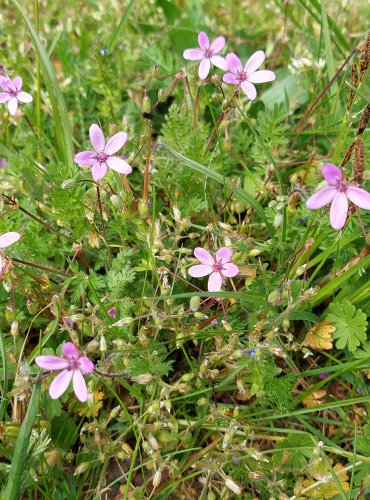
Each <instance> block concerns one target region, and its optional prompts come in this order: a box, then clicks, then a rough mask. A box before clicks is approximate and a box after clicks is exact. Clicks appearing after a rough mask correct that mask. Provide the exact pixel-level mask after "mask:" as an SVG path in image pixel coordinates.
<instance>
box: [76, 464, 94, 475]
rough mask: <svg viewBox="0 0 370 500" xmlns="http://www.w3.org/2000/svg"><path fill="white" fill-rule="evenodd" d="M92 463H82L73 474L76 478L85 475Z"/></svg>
mask: <svg viewBox="0 0 370 500" xmlns="http://www.w3.org/2000/svg"><path fill="white" fill-rule="evenodd" d="M90 465H91V463H90V462H82V464H80V465H77V467H76V468H75V471H74V473H73V475H74V476H78V475H80V474H83V473H84V472H86V471H87V469H88V468H89V467H90Z"/></svg>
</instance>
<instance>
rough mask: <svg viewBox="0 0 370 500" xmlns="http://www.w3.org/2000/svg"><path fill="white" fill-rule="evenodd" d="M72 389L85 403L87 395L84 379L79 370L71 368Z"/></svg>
mask: <svg viewBox="0 0 370 500" xmlns="http://www.w3.org/2000/svg"><path fill="white" fill-rule="evenodd" d="M73 390H74V392H75V394H76V396H77V399H79V400H80V401H81V402H82V403H86V401H87V400H88V397H89V393H88V392H87V386H86V382H85V379H84V377H83V375H82V373H81V372H80V370H73Z"/></svg>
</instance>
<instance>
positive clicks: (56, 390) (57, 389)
mask: <svg viewBox="0 0 370 500" xmlns="http://www.w3.org/2000/svg"><path fill="white" fill-rule="evenodd" d="M72 375H73V370H63V371H62V372H60V373H59V375H57V376H56V377H55V379H54V380H53V381H52V383H51V384H50V387H49V394H50V397H51V399H58V398H60V396H61V395H62V394H64V393H65V392H66V390H67V389H68V386H69V384H70V382H71V380H72Z"/></svg>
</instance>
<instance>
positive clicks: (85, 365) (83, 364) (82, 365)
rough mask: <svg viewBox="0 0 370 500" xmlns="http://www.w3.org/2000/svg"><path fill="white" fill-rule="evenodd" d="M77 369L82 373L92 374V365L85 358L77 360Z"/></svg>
mask: <svg viewBox="0 0 370 500" xmlns="http://www.w3.org/2000/svg"><path fill="white" fill-rule="evenodd" d="M78 368H79V369H80V370H81V372H82V373H92V372H93V371H94V368H95V366H94V363H93V362H92V361H90V360H89V358H87V357H86V356H81V357H80V358H79V360H78Z"/></svg>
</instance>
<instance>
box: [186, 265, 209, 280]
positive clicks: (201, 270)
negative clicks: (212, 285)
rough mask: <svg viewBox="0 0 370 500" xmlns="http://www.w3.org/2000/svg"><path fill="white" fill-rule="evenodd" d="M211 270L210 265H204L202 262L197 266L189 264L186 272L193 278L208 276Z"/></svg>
mask: <svg viewBox="0 0 370 500" xmlns="http://www.w3.org/2000/svg"><path fill="white" fill-rule="evenodd" d="M212 271H213V267H212V266H205V265H204V264H199V265H197V266H191V267H189V269H188V273H189V274H190V276H192V277H193V278H202V277H203V276H208V274H211V272H212Z"/></svg>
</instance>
